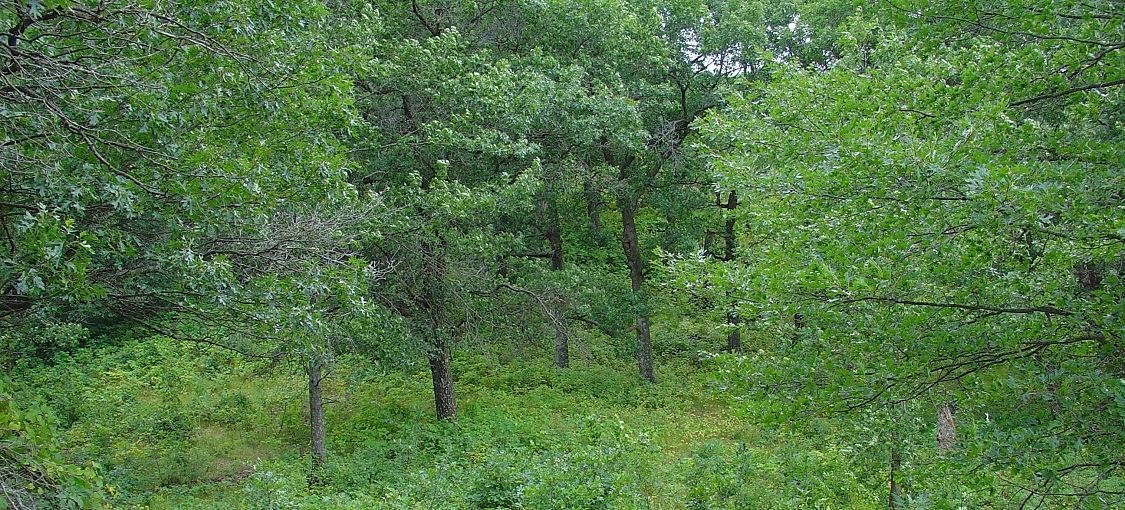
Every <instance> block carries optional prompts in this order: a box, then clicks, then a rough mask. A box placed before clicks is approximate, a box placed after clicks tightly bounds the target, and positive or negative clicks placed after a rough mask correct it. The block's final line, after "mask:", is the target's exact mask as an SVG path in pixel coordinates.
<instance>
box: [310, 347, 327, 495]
mask: <svg viewBox="0 0 1125 510" xmlns="http://www.w3.org/2000/svg"><path fill="white" fill-rule="evenodd" d="M323 368H324V362H323V361H321V360H319V359H312V360H310V361H309V437H310V448H311V453H312V471H311V472H310V473H309V485H319V478H318V476H317V475H318V474H319V470H320V468H321V467H323V466H324V464H325V462H327V461H328V450H327V448H326V447H325V437H324V436H325V434H324V396H323V394H322V393H321V388H320V383H321V381H323V380H324V377H323V375H322V374H321V372H322V370H323Z"/></svg>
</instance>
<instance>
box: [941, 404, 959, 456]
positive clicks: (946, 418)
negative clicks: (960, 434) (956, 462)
mask: <svg viewBox="0 0 1125 510" xmlns="http://www.w3.org/2000/svg"><path fill="white" fill-rule="evenodd" d="M937 442H938V453H939V454H940V455H949V454H950V453H952V452H953V449H954V448H955V447H956V446H957V425H956V423H954V421H953V403H952V402H942V404H941V406H940V407H938V412H937Z"/></svg>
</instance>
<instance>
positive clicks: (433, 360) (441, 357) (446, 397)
mask: <svg viewBox="0 0 1125 510" xmlns="http://www.w3.org/2000/svg"><path fill="white" fill-rule="evenodd" d="M451 359H452V356H451V355H450V348H449V344H448V343H444V342H443V343H442V345H441V346H440V347H438V349H437V352H435V353H434V354H433V355H432V356H431V357H430V374H431V375H432V376H433V381H434V408H435V409H436V410H437V419H438V420H449V421H457V395H456V394H455V393H454V392H453V364H452V362H451Z"/></svg>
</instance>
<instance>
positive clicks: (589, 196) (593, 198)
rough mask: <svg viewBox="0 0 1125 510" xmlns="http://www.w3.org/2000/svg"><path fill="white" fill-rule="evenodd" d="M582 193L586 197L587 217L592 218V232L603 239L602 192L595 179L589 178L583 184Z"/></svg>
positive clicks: (603, 202)
mask: <svg viewBox="0 0 1125 510" xmlns="http://www.w3.org/2000/svg"><path fill="white" fill-rule="evenodd" d="M582 193H583V194H584V195H586V216H587V217H589V218H590V230H591V231H592V232H593V233H594V234H595V235H596V236H598V238H599V239H600V238H601V233H602V206H603V205H604V204H605V201H604V200H603V199H602V191H601V190H600V189H598V186H597V185H596V184H594V181H593V179H590V178H587V179H586V180H585V181H584V182H583V183H582Z"/></svg>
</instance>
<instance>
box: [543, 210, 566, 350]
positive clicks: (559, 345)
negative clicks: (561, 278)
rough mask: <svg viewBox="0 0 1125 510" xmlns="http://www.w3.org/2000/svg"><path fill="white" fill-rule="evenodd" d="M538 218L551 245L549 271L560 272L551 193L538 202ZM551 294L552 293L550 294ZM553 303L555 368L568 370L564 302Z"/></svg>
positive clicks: (560, 248)
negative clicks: (545, 226)
mask: <svg viewBox="0 0 1125 510" xmlns="http://www.w3.org/2000/svg"><path fill="white" fill-rule="evenodd" d="M539 216H540V220H541V221H543V222H545V223H546V225H547V228H546V229H545V230H544V231H543V237H545V238H546V239H547V243H549V244H550V245H551V271H562V268H563V241H562V226H561V223H560V221H559V208H558V203H557V202H556V200H555V197H554V195H553V194H551V193H549V192H548V193H547V194H546V195H545V196H544V197H543V198H542V199H541V200H540V201H539ZM552 294H553V293H552ZM554 301H555V302H554V303H552V304H550V305H548V306H551V307H552V308H554V309H553V310H552V311H549V312H548V313H549V315H550V317H548V318H549V319H550V320H551V324H552V325H553V326H554V327H555V367H557V368H569V367H570V331H569V330H568V328H567V323H566V313H565V310H563V308H564V307H565V301H564V300H563V299H557V300H554Z"/></svg>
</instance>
